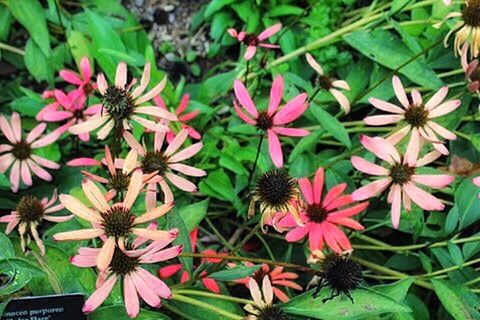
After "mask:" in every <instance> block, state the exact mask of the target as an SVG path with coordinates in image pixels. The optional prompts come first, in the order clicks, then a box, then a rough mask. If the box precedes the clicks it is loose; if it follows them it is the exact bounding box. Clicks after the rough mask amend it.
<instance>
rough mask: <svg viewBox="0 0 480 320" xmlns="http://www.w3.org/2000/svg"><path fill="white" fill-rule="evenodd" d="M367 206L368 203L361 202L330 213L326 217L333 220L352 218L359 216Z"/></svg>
mask: <svg viewBox="0 0 480 320" xmlns="http://www.w3.org/2000/svg"><path fill="white" fill-rule="evenodd" d="M368 205H369V203H368V202H361V203H359V204H356V205H354V206H352V207H349V208H346V209H342V210H339V211H336V212H333V213H330V214H329V215H328V217H331V218H334V219H337V218H348V217H353V216H355V215H357V214H359V213H360V212H362V211H364V210H365V209H367V207H368Z"/></svg>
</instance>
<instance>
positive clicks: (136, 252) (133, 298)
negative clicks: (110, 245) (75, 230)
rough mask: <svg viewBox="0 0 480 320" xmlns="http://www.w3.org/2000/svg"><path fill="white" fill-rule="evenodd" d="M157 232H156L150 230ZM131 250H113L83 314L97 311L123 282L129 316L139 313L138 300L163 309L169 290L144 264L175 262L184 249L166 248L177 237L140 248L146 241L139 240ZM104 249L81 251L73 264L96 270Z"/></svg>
mask: <svg viewBox="0 0 480 320" xmlns="http://www.w3.org/2000/svg"><path fill="white" fill-rule="evenodd" d="M151 231H156V230H151ZM138 239H139V238H137V239H136V240H135V241H134V243H133V245H132V250H121V249H120V248H118V247H114V249H113V256H112V259H111V261H110V262H109V264H108V267H107V269H106V270H104V271H102V272H100V273H99V275H98V279H97V290H96V291H95V292H94V293H93V294H92V295H91V296H90V298H88V300H87V301H86V302H85V305H84V306H83V312H84V313H87V314H88V313H90V312H93V311H95V310H96V309H97V308H98V307H99V306H100V305H102V303H103V302H104V301H105V300H106V299H107V297H108V295H109V294H110V293H111V292H112V290H113V287H114V286H115V284H116V283H117V281H121V282H122V283H123V301H124V304H125V309H126V311H127V314H128V316H129V317H131V318H135V317H136V316H137V315H138V314H139V312H140V300H139V297H140V298H141V299H142V300H143V301H145V302H146V303H147V304H148V305H149V306H151V307H153V308H160V307H161V303H162V299H170V298H171V296H172V292H171V290H170V288H169V287H168V286H167V285H166V284H165V283H164V282H163V281H162V280H160V279H158V278H157V277H155V276H154V275H153V274H151V273H150V272H148V271H147V270H146V269H145V268H143V267H142V264H156V263H159V262H163V261H167V260H170V259H174V258H175V257H177V256H178V255H179V254H180V253H181V252H182V246H173V247H170V248H167V249H165V247H166V246H168V245H169V244H170V243H171V242H172V241H173V240H175V237H170V238H166V239H163V240H157V241H153V242H152V243H150V244H149V245H148V246H146V247H144V248H139V246H140V245H141V244H143V241H137V240H138ZM101 253H102V249H96V248H80V249H79V252H78V255H76V256H74V257H72V259H71V260H70V261H71V263H72V264H73V265H75V266H78V267H93V266H95V265H96V262H97V261H98V260H99V256H100V255H101Z"/></svg>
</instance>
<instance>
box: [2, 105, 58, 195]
mask: <svg viewBox="0 0 480 320" xmlns="http://www.w3.org/2000/svg"><path fill="white" fill-rule="evenodd" d="M45 129H47V125H46V124H45V123H40V124H39V125H37V126H36V127H35V128H33V130H32V131H30V133H29V134H28V135H27V137H26V139H24V138H23V137H22V121H21V119H20V115H19V114H18V113H16V112H14V113H12V116H11V119H10V123H9V122H8V121H7V119H5V117H4V116H3V115H2V116H0V130H1V131H2V133H3V135H4V136H5V138H7V140H8V142H9V143H10V144H8V143H7V144H1V145H0V153H1V154H2V155H1V156H0V173H5V172H6V171H7V170H8V168H10V166H11V170H10V183H11V184H12V185H11V188H12V191H13V192H17V191H18V188H19V187H20V177H21V178H22V181H23V183H24V184H25V185H27V186H31V185H32V184H33V181H32V175H31V173H32V172H33V173H34V174H35V175H36V176H37V177H39V178H40V179H42V180H46V181H51V180H52V176H51V175H50V173H48V172H47V171H46V170H45V169H43V168H44V167H45V168H48V169H55V170H56V169H58V168H60V165H59V164H57V163H55V162H53V161H50V160H47V159H45V158H43V157H40V156H37V155H35V154H34V153H33V151H34V150H35V149H39V148H43V147H46V146H48V145H51V144H52V143H54V142H55V141H57V139H58V138H59V137H60V136H61V135H62V134H63V133H64V132H65V131H66V130H67V127H66V126H65V125H63V126H61V127H59V128H57V129H55V130H54V131H52V132H50V133H49V134H47V135H44V136H41V135H42V133H43V132H44V131H45Z"/></svg>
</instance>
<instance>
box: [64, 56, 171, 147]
mask: <svg viewBox="0 0 480 320" xmlns="http://www.w3.org/2000/svg"><path fill="white" fill-rule="evenodd" d="M149 82H150V64H149V63H147V64H145V68H144V70H143V75H142V79H141V80H140V84H139V85H138V86H136V87H135V89H133V88H132V87H133V86H134V84H135V83H136V81H135V80H133V81H132V82H131V83H130V84H128V85H127V65H126V64H125V63H124V62H121V63H120V64H119V65H118V67H117V73H116V75H115V84H114V85H108V83H107V80H106V79H105V76H104V75H103V74H100V75H99V76H98V77H97V84H98V90H99V91H100V94H101V95H102V111H101V112H100V114H97V115H94V116H92V117H91V118H90V119H88V120H87V121H85V122H83V123H81V124H77V125H75V126H73V127H71V128H70V132H72V133H73V134H83V133H87V132H91V131H93V130H95V129H98V128H100V127H101V129H100V130H99V131H98V132H97V138H98V139H100V140H103V139H105V138H106V137H107V136H108V135H109V133H110V132H111V131H112V130H114V132H115V134H117V135H122V134H124V133H125V132H128V131H129V130H131V129H132V121H135V122H136V123H138V124H140V125H141V126H143V127H145V128H147V129H150V130H152V131H168V127H166V126H165V125H163V124H161V123H155V122H154V121H152V120H148V119H146V118H144V117H142V116H141V115H146V116H152V117H158V118H162V119H166V120H169V121H176V120H177V117H176V116H175V115H174V114H172V113H170V112H168V111H166V110H163V109H161V108H158V107H157V106H142V104H144V103H146V102H149V101H150V100H152V99H153V97H155V96H157V95H158V94H160V92H161V91H162V90H163V88H164V87H165V85H166V83H167V78H166V77H165V78H163V80H162V81H161V82H160V83H159V84H157V85H156V86H155V87H154V88H153V89H152V90H150V91H148V92H147V93H145V94H144V91H145V89H147V86H148V84H149ZM116 138H118V136H116Z"/></svg>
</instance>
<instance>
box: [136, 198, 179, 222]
mask: <svg viewBox="0 0 480 320" xmlns="http://www.w3.org/2000/svg"><path fill="white" fill-rule="evenodd" d="M172 208H173V203H168V204H164V205H161V206H160V207H157V208H154V209H152V210H150V211H148V212H146V213H145V214H143V215H141V216H140V217H137V218H135V221H134V225H136V224H141V223H145V222H149V221H153V220H156V219H158V218H160V217H161V216H163V215H164V214H166V213H167V212H169V211H170V210H171V209H172Z"/></svg>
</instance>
